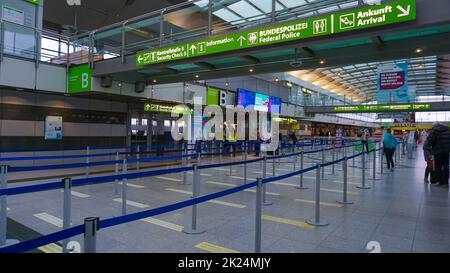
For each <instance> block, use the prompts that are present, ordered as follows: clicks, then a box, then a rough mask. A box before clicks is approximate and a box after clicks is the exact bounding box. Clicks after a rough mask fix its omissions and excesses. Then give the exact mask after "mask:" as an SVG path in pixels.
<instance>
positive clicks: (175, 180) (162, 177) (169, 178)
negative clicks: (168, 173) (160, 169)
mask: <svg viewBox="0 0 450 273" xmlns="http://www.w3.org/2000/svg"><path fill="white" fill-rule="evenodd" d="M156 178H158V179H161V180H167V181H172V182H181V179H178V178H172V177H165V176H156Z"/></svg>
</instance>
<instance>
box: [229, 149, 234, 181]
mask: <svg viewBox="0 0 450 273" xmlns="http://www.w3.org/2000/svg"><path fill="white" fill-rule="evenodd" d="M233 152H234V149H233V145H230V176H232V175H233V166H231V163H233Z"/></svg>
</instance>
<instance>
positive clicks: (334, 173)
mask: <svg viewBox="0 0 450 273" xmlns="http://www.w3.org/2000/svg"><path fill="white" fill-rule="evenodd" d="M331 158H332V161H333V162H334V161H335V159H336V153H335V149H334V148H333V149H331ZM331 174H332V175H336V172H335V167H334V164H332V165H331Z"/></svg>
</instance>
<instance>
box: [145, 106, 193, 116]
mask: <svg viewBox="0 0 450 273" xmlns="http://www.w3.org/2000/svg"><path fill="white" fill-rule="evenodd" d="M174 109H175V111H176V112H177V113H178V114H184V113H185V108H183V107H181V106H171V105H162V104H154V103H146V104H144V111H145V112H156V113H172V110H174ZM190 112H191V114H192V113H193V112H194V110H193V109H190Z"/></svg>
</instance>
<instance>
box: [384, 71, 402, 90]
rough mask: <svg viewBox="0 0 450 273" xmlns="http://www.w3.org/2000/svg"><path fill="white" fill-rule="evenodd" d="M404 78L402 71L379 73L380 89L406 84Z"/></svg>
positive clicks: (397, 87) (392, 88)
mask: <svg viewBox="0 0 450 273" xmlns="http://www.w3.org/2000/svg"><path fill="white" fill-rule="evenodd" d="M405 78H406V77H405V72H404V71H397V72H384V73H380V90H381V91H383V90H395V89H399V88H400V87H403V86H404V85H405V84H406V83H405Z"/></svg>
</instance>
